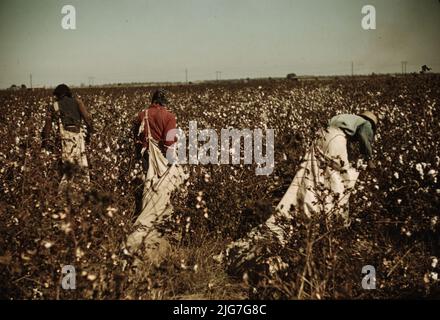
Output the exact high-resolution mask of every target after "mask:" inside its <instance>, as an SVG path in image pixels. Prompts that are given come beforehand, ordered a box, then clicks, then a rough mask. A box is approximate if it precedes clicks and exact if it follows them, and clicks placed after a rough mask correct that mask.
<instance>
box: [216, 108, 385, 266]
mask: <svg viewBox="0 0 440 320" xmlns="http://www.w3.org/2000/svg"><path fill="white" fill-rule="evenodd" d="M377 124H378V120H377V117H376V116H375V115H374V114H373V113H372V112H370V111H366V112H364V113H362V114H360V115H354V114H341V115H337V116H335V117H333V118H332V119H331V120H330V121H329V124H328V127H327V128H326V129H321V130H320V131H319V133H318V138H317V139H316V140H315V141H314V142H313V143H312V145H311V146H310V148H309V150H308V152H307V153H306V155H305V157H304V158H303V161H302V163H301V165H300V168H299V170H298V172H297V173H296V175H295V177H294V178H293V181H292V183H291V184H290V186H289V188H288V190H287V192H286V193H285V194H284V196H283V198H282V199H281V201H280V202H279V204H278V206H277V207H276V210H275V213H274V214H273V215H272V216H271V217H270V218H269V219H268V220H267V221H266V223H265V224H263V225H262V226H259V227H257V228H255V229H253V230H252V231H251V232H250V233H249V234H248V235H247V236H246V237H245V238H243V239H240V240H238V241H236V242H234V243H232V244H230V245H229V246H228V248H227V250H226V255H227V256H229V255H230V254H232V255H235V256H236V257H235V258H234V259H233V260H234V261H235V262H234V263H237V259H236V258H238V261H239V263H240V264H241V263H243V262H245V261H247V260H249V259H252V258H253V257H254V256H255V250H254V249H255V248H254V246H253V245H252V240H258V239H261V238H262V237H263V236H264V235H273V236H275V238H277V239H278V240H279V242H280V244H281V245H285V244H286V242H287V235H286V233H285V231H284V229H285V228H284V229H283V228H282V227H281V226H280V225H279V221H280V220H283V219H279V218H284V220H286V219H287V221H289V220H291V219H292V218H293V213H294V212H296V213H303V214H305V215H306V216H307V217H309V218H310V217H311V216H312V215H318V214H319V215H324V216H326V217H338V216H339V217H342V218H343V219H344V221H345V224H346V225H349V217H348V200H349V197H350V194H351V191H352V190H353V188H354V186H355V183H356V181H357V178H358V176H359V172H358V171H357V170H356V169H355V168H353V167H352V166H351V165H350V162H349V160H348V151H347V142H348V141H355V142H358V143H359V146H360V151H361V153H362V155H363V157H364V159H365V160H367V162H368V165H369V167H370V168H374V163H373V161H372V147H371V143H372V142H373V138H374V134H375V132H376V126H377ZM267 231H271V232H269V233H268V234H266V232H267ZM218 259H223V255H222V254H221V255H219V256H217V260H218Z"/></svg>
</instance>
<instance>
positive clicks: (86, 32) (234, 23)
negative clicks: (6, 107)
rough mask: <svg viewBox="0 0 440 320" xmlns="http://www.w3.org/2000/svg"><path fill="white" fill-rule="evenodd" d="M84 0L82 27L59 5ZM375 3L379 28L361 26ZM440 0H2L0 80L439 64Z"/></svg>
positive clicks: (178, 77) (48, 81) (103, 79)
mask: <svg viewBox="0 0 440 320" xmlns="http://www.w3.org/2000/svg"><path fill="white" fill-rule="evenodd" d="M66 4H71V5H73V6H74V7H75V8H76V18H77V21H76V24H77V29H76V30H63V29H62V28H61V19H62V17H63V15H62V14H61V8H62V7H63V5H66ZM366 4H371V5H374V6H375V7H376V11H377V12H376V13H377V29H376V30H373V31H365V30H363V29H362V28H361V19H362V17H363V15H362V13H361V8H362V6H363V5H366ZM439 31H440V2H439V0H381V1H380V0H271V1H268V0H222V1H221V0H161V1H159V0H129V1H116V0H63V1H59V0H58V1H57V0H38V1H28V0H0V45H1V51H0V87H7V86H10V85H11V84H12V83H16V84H21V83H25V84H28V83H29V73H32V74H33V82H34V85H37V86H41V85H54V84H57V83H60V82H66V83H69V84H80V83H81V82H83V83H86V84H87V83H88V77H89V76H94V77H95V83H108V82H131V81H184V80H185V68H187V69H188V76H189V80H200V79H215V71H217V70H220V71H222V78H243V77H261V76H284V75H285V74H286V73H288V72H296V73H298V74H349V73H350V72H351V61H352V60H353V61H354V65H355V73H371V72H396V71H400V70H401V64H400V62H401V61H402V60H407V61H408V67H407V70H408V72H410V71H416V70H419V69H420V66H421V65H422V64H428V65H429V66H432V67H433V68H434V71H437V72H438V71H439V70H440V41H439V39H440V36H439Z"/></svg>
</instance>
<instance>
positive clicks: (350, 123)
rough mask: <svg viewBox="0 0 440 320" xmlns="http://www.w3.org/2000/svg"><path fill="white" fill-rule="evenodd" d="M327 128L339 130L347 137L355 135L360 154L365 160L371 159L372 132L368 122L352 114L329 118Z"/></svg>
mask: <svg viewBox="0 0 440 320" xmlns="http://www.w3.org/2000/svg"><path fill="white" fill-rule="evenodd" d="M329 126H330V127H335V128H339V129H341V130H342V131H344V132H345V133H346V134H348V135H349V136H354V135H357V137H358V138H359V141H360V144H361V152H362V153H363V155H364V156H365V158H366V159H370V158H371V157H372V155H373V151H372V148H371V143H372V142H373V138H374V131H373V126H372V125H371V122H370V121H368V120H366V119H364V118H362V117H360V116H357V115H354V114H341V115H337V116H335V117H333V118H331V119H330V122H329Z"/></svg>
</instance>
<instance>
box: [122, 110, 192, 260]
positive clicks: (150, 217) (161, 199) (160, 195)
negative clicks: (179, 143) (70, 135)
mask: <svg viewBox="0 0 440 320" xmlns="http://www.w3.org/2000/svg"><path fill="white" fill-rule="evenodd" d="M145 126H146V128H147V139H148V151H147V152H148V155H149V158H148V164H149V166H148V171H147V176H146V178H145V183H144V191H143V196H142V212H141V214H140V215H139V217H138V218H137V219H136V221H135V223H134V225H135V228H136V229H135V231H134V232H133V233H132V234H130V235H129V237H128V239H127V248H128V249H129V250H130V251H132V252H133V251H137V250H138V249H139V248H140V246H141V244H142V243H143V244H144V245H145V249H147V250H154V249H156V248H157V246H158V245H161V243H162V242H163V238H162V236H161V234H160V233H159V232H158V230H157V229H156V225H157V224H160V223H161V222H162V221H163V220H164V219H165V218H166V217H168V216H169V215H171V213H172V211H173V207H172V205H171V203H170V201H171V199H170V197H171V193H172V192H173V191H174V190H176V189H177V188H178V187H179V186H180V185H181V184H182V183H183V182H184V181H185V179H187V178H188V176H187V175H186V174H185V173H184V171H183V168H182V167H181V166H179V165H178V164H176V163H173V164H170V163H169V162H168V160H167V158H166V157H164V155H163V154H162V152H161V150H160V148H159V142H158V141H156V140H154V139H153V138H152V136H151V132H150V125H149V123H148V110H145V117H144V121H143V122H142V124H141V126H140V128H139V133H140V132H142V131H143V130H144V128H145ZM142 152H145V150H142Z"/></svg>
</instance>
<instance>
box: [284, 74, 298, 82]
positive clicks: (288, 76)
mask: <svg viewBox="0 0 440 320" xmlns="http://www.w3.org/2000/svg"><path fill="white" fill-rule="evenodd" d="M286 78H287V80H293V81H298V76H297V75H296V73H289V74H288V75H287V77H286Z"/></svg>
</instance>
